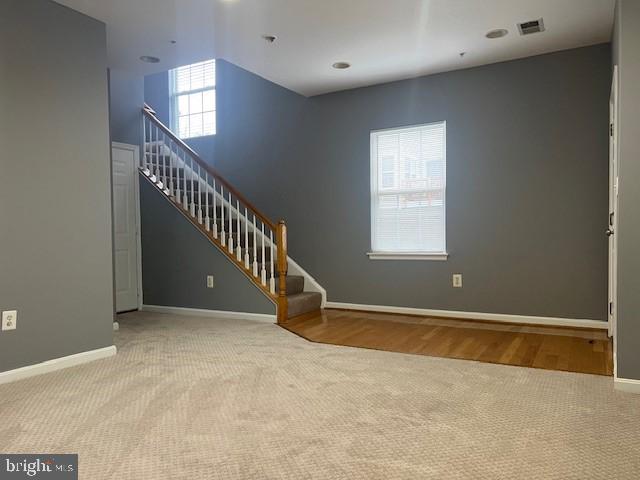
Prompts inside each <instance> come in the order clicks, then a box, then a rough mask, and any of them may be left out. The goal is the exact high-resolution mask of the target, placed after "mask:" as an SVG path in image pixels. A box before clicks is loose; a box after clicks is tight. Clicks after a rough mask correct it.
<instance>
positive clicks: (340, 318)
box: [283, 309, 613, 375]
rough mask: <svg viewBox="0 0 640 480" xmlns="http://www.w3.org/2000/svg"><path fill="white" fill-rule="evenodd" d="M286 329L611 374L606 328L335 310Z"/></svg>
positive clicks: (320, 338)
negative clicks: (531, 324) (535, 324)
mask: <svg viewBox="0 0 640 480" xmlns="http://www.w3.org/2000/svg"><path fill="white" fill-rule="evenodd" d="M283 327H284V328H286V329H287V330H289V331H291V332H293V333H295V334H297V335H300V336H301V337H304V338H306V339H307V340H310V341H312V342H318V343H328V344H332V345H345V346H350V347H361V348H371V349H375V350H386V351H390V352H400V353H412V354H417V355H429V356H434V357H447V358H459V359H465V360H477V361H480V362H489V363H501V364H505V365H517V366H521V367H532V368H543V369H547V370H563V371H568V372H580V373H591V374H596V375H613V353H612V352H613V347H612V343H611V340H610V339H609V338H608V337H607V332H606V330H593V329H577V328H562V327H545V326H529V325H517V324H502V323H491V322H476V321H467V320H455V319H441V318H430V317H416V316H406V315H395V314H393V315H392V314H384V313H374V312H356V311H350V310H331V309H326V310H324V311H322V312H316V313H312V314H306V315H303V316H300V317H297V318H294V319H291V320H289V321H288V322H287V323H286V324H285V325H283Z"/></svg>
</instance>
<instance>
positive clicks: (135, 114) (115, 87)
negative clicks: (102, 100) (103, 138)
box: [109, 68, 144, 145]
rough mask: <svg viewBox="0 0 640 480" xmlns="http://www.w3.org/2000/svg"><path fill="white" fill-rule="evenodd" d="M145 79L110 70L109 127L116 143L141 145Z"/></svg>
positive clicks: (140, 76)
mask: <svg viewBox="0 0 640 480" xmlns="http://www.w3.org/2000/svg"><path fill="white" fill-rule="evenodd" d="M143 105H144V77H143V76H142V75H135V74H131V73H129V72H125V71H123V70H117V69H113V68H111V69H109V126H110V128H111V140H112V141H114V142H121V143H128V144H131V145H141V143H142V120H141V113H140V112H141V110H142V106H143Z"/></svg>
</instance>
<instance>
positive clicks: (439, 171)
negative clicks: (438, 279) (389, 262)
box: [368, 122, 447, 259]
mask: <svg viewBox="0 0 640 480" xmlns="http://www.w3.org/2000/svg"><path fill="white" fill-rule="evenodd" d="M445 180H446V124H445V122H438V123H430V124H428V125H419V126H414V127H406V128H394V129H390V130H379V131H376V132H372V133H371V249H372V252H370V253H369V254H368V255H369V257H370V258H375V259H394V258H399V259H410V258H415V259H446V256H447V254H446V246H445V183H446V182H445Z"/></svg>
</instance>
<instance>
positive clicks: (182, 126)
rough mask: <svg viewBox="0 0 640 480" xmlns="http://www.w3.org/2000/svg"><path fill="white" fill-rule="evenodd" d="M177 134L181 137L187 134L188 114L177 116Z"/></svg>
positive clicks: (185, 136)
mask: <svg viewBox="0 0 640 480" xmlns="http://www.w3.org/2000/svg"><path fill="white" fill-rule="evenodd" d="M178 135H179V136H180V137H181V138H187V137H188V136H189V116H188V115H185V116H183V117H178Z"/></svg>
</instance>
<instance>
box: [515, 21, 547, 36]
mask: <svg viewBox="0 0 640 480" xmlns="http://www.w3.org/2000/svg"><path fill="white" fill-rule="evenodd" d="M518 31H519V32H520V35H531V34H532V33H538V32H544V21H543V20H542V19H541V18H539V19H537V20H530V21H528V22H522V23H518Z"/></svg>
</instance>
